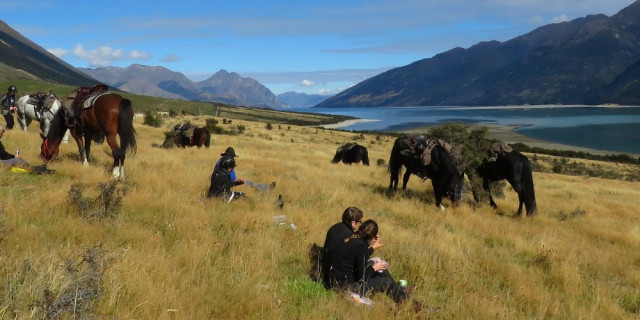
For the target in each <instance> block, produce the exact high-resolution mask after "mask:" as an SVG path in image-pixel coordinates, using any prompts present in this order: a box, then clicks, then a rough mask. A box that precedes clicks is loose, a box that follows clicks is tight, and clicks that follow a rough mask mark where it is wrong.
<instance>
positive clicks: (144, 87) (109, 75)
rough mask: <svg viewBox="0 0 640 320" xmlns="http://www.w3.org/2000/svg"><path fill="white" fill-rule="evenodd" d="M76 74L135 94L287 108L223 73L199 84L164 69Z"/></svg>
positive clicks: (261, 89) (136, 66) (270, 95)
mask: <svg viewBox="0 0 640 320" xmlns="http://www.w3.org/2000/svg"><path fill="white" fill-rule="evenodd" d="M80 70H81V71H82V72H84V73H86V74H88V75H90V76H92V77H94V78H96V79H98V80H100V81H102V82H104V83H105V84H107V85H109V86H112V87H115V88H118V89H120V90H123V91H127V92H131V93H135V94H141V95H148V96H154V97H163V98H174V99H186V100H196V101H210V102H219V103H225V104H230V105H238V106H248V107H261V108H284V107H288V105H286V104H284V103H282V102H280V101H279V100H278V98H277V97H276V96H275V95H274V94H273V93H272V92H271V91H270V90H269V89H267V87H265V86H263V85H262V84H260V83H259V82H258V81H256V80H254V79H251V78H243V77H241V76H240V75H238V74H237V73H235V72H227V71H225V70H220V71H218V72H216V73H215V74H214V75H212V76H211V77H210V78H209V79H206V80H204V81H200V82H193V81H191V80H189V79H188V78H187V77H186V76H185V75H183V74H182V73H180V72H175V71H171V70H169V69H167V68H164V67H158V66H144V65H139V64H133V65H131V66H129V67H126V68H120V67H104V68H95V69H88V68H80Z"/></svg>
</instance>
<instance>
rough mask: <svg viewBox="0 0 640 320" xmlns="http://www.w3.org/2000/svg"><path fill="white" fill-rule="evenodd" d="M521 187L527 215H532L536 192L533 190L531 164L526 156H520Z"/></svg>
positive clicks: (535, 207)
mask: <svg viewBox="0 0 640 320" xmlns="http://www.w3.org/2000/svg"><path fill="white" fill-rule="evenodd" d="M522 157H523V159H522V187H523V189H524V190H523V195H524V205H525V207H526V210H527V215H532V214H534V213H535V212H536V210H537V206H536V194H535V192H534V190H533V174H532V172H531V164H530V163H529V159H527V157H525V156H522Z"/></svg>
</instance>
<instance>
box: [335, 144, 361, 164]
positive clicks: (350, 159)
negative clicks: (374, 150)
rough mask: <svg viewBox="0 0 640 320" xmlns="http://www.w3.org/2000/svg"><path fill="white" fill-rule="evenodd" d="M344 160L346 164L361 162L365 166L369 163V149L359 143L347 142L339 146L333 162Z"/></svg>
mask: <svg viewBox="0 0 640 320" xmlns="http://www.w3.org/2000/svg"><path fill="white" fill-rule="evenodd" d="M340 161H342V162H343V163H345V164H352V163H356V164H357V163H359V162H361V161H362V164H363V165H365V166H368V165H369V151H367V148H366V147H365V146H361V145H359V144H357V143H347V144H345V145H343V146H341V147H338V149H337V150H336V154H335V155H334V156H333V160H331V162H332V163H338V162H340Z"/></svg>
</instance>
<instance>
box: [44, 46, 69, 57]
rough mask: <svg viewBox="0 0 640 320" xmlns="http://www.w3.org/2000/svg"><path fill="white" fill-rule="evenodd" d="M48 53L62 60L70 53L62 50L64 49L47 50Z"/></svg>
mask: <svg viewBox="0 0 640 320" xmlns="http://www.w3.org/2000/svg"><path fill="white" fill-rule="evenodd" d="M47 51H49V53H51V54H52V55H54V56H56V57H58V58H62V57H64V56H66V55H67V53H69V51H68V50H65V49H62V48H53V49H47Z"/></svg>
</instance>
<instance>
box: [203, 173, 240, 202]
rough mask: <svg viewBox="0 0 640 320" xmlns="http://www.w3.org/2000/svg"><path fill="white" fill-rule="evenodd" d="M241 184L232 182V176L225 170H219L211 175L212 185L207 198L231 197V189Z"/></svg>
mask: <svg viewBox="0 0 640 320" xmlns="http://www.w3.org/2000/svg"><path fill="white" fill-rule="evenodd" d="M241 183H242V182H240V181H235V182H234V181H231V175H230V174H229V172H227V170H225V169H224V168H217V169H215V170H214V171H213V173H212V174H211V185H210V186H209V193H208V194H207V197H227V196H229V195H231V188H232V187H233V186H236V185H239V184H241Z"/></svg>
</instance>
